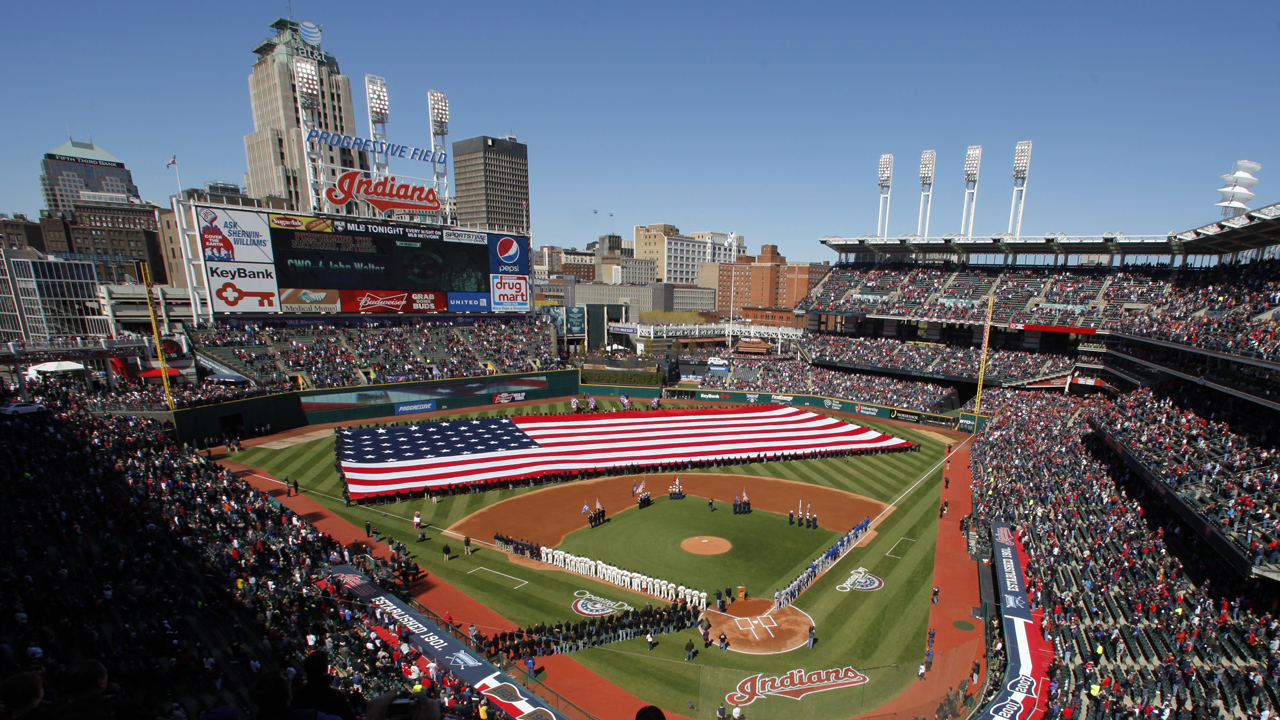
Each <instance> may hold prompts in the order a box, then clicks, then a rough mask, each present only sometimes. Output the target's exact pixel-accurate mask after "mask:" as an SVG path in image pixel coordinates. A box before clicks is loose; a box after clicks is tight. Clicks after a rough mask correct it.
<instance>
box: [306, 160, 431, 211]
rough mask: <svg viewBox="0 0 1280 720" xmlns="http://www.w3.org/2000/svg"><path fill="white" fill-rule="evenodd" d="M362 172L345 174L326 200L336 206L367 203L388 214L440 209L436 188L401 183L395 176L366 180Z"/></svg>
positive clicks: (332, 188)
mask: <svg viewBox="0 0 1280 720" xmlns="http://www.w3.org/2000/svg"><path fill="white" fill-rule="evenodd" d="M361 175H362V173H361V172H360V171H359V170H352V171H351V172H345V173H342V175H340V176H338V182H337V183H335V184H334V186H333V187H331V188H329V189H328V190H326V191H325V193H324V197H325V199H326V200H328V201H329V202H331V203H333V204H334V205H345V204H346V203H348V202H351V201H352V200H364V201H365V202H367V203H369V204H370V205H372V206H374V207H376V208H378V209H379V210H381V211H383V212H386V211H388V210H418V211H421V212H435V211H437V210H439V209H440V198H439V197H437V196H436V189H435V188H433V187H425V186H423V185H409V184H407V183H398V182H396V179H395V178H394V177H384V178H378V179H377V180H373V179H372V178H367V177H362V176H361Z"/></svg>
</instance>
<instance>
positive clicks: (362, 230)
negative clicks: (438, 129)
mask: <svg viewBox="0 0 1280 720" xmlns="http://www.w3.org/2000/svg"><path fill="white" fill-rule="evenodd" d="M194 211H195V216H196V218H197V224H198V225H199V242H200V248H199V252H200V253H201V255H202V256H203V258H204V260H205V266H206V273H207V278H206V279H207V280H208V286H209V288H210V291H211V295H212V297H213V300H212V305H213V310H214V311H215V312H218V313H262V312H266V313H281V312H284V313H332V312H344V313H348V312H352V313H386V312H413V313H438V312H481V313H483V312H520V313H524V312H529V311H530V309H531V307H532V304H533V292H532V290H533V288H532V286H531V284H530V281H529V239H528V238H526V237H524V236H520V235H503V234H497V233H486V232H478V231H474V230H458V229H453V228H446V227H440V226H433V225H419V224H408V223H398V222H387V221H380V220H370V219H364V218H359V219H357V218H337V217H324V216H313V215H301V214H291V213H274V212H259V211H252V210H232V209H227V208H225V207H222V206H212V207H211V206H195V208H194Z"/></svg>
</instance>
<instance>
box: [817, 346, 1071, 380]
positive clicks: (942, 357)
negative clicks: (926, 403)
mask: <svg viewBox="0 0 1280 720" xmlns="http://www.w3.org/2000/svg"><path fill="white" fill-rule="evenodd" d="M803 342H804V347H805V349H806V351H807V352H808V353H809V355H810V357H812V358H813V360H814V362H820V363H833V364H845V365H864V366H868V367H876V368H886V369H893V370H908V371H914V372H927V373H930V374H933V375H957V376H962V377H977V376H978V365H979V364H980V363H981V360H982V350H981V348H976V347H958V346H955V345H943V344H940V343H920V342H903V341H901V340H894V339H890V338H864V337H843V336H840V335H807V336H805V338H804V341H803ZM1071 363H1072V358H1071V357H1069V356H1066V355H1059V354H1050V353H1032V352H1023V351H1020V350H1005V349H1001V348H992V349H991V350H989V351H988V353H987V376H988V377H994V378H999V379H1002V380H1028V379H1031V378H1036V377H1041V376H1045V375H1052V374H1054V373H1061V372H1065V371H1066V370H1067V369H1068V368H1070V367H1071Z"/></svg>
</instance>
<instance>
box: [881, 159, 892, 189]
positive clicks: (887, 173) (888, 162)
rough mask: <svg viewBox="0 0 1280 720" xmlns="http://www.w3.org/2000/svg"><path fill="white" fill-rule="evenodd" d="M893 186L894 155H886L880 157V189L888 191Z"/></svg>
mask: <svg viewBox="0 0 1280 720" xmlns="http://www.w3.org/2000/svg"><path fill="white" fill-rule="evenodd" d="M891 185H893V155H892V154H888V153H886V154H884V155H881V156H880V187H881V189H884V190H887V189H889V186H891Z"/></svg>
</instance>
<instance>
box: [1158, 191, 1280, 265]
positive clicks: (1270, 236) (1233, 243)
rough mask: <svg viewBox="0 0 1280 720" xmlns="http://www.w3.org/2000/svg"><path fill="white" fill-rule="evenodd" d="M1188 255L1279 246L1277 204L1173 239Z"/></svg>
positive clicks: (1278, 204) (1202, 227)
mask: <svg viewBox="0 0 1280 720" xmlns="http://www.w3.org/2000/svg"><path fill="white" fill-rule="evenodd" d="M1174 237H1175V238H1177V239H1178V240H1180V241H1181V242H1182V245H1183V247H1184V248H1186V252H1188V253H1205V254H1216V253H1234V252H1245V251H1246V250H1256V249H1258V248H1264V247H1270V246H1272V245H1280V203H1276V204H1274V205H1267V206H1266V207H1261V208H1258V209H1257V210H1250V211H1248V212H1246V213H1245V214H1243V215H1238V216H1236V217H1233V218H1231V219H1229V220H1222V221H1220V222H1216V223H1209V224H1208V225H1203V226H1201V227H1198V228H1196V229H1194V230H1188V231H1186V232H1181V233H1178V234H1177V235H1175V236H1174Z"/></svg>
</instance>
